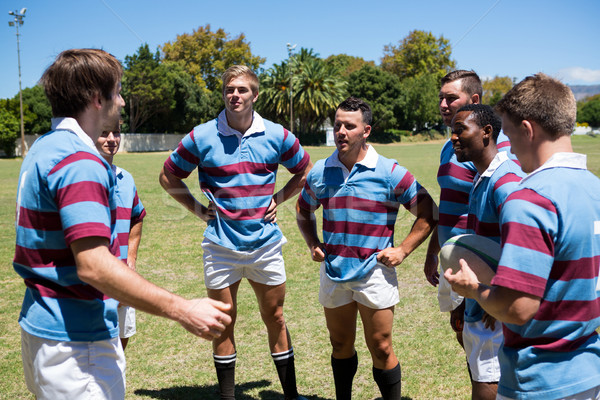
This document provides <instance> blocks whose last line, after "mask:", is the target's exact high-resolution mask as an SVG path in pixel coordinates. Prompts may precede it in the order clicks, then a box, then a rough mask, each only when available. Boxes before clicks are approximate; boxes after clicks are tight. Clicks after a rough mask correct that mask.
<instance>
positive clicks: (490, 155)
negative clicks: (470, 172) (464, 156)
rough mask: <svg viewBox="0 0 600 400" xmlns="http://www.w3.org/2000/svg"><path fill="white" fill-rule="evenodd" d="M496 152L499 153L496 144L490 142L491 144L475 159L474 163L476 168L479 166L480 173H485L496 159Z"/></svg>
mask: <svg viewBox="0 0 600 400" xmlns="http://www.w3.org/2000/svg"><path fill="white" fill-rule="evenodd" d="M496 154H498V149H497V148H496V144H495V143H492V142H490V144H489V146H488V147H486V148H485V150H484V151H482V152H481V154H480V157H478V158H477V159H476V160H473V165H474V166H475V168H477V172H479V175H483V173H484V172H485V171H486V170H487V169H488V168H489V166H490V164H491V163H492V161H493V160H494V157H496Z"/></svg>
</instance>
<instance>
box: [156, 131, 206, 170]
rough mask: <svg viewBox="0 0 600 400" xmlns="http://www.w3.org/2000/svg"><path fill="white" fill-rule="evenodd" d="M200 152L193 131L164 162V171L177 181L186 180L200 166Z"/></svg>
mask: <svg viewBox="0 0 600 400" xmlns="http://www.w3.org/2000/svg"><path fill="white" fill-rule="evenodd" d="M200 164H201V163H200V152H199V151H198V146H196V141H195V137H194V131H191V132H190V133H188V134H187V135H186V136H185V137H184V138H183V139H182V140H181V142H180V143H179V146H177V149H175V151H173V152H172V153H171V155H170V156H169V158H167V160H166V161H165V164H164V166H165V169H166V170H167V171H169V172H171V173H172V174H173V175H175V176H176V177H178V178H179V179H185V178H187V177H188V176H189V175H190V174H191V173H192V171H193V170H194V169H196V167H198V166H199V165H200Z"/></svg>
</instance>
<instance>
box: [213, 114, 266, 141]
mask: <svg viewBox="0 0 600 400" xmlns="http://www.w3.org/2000/svg"><path fill="white" fill-rule="evenodd" d="M217 130H218V131H219V133H220V134H222V135H224V136H231V135H237V136H250V135H253V134H255V133H262V132H264V131H265V121H264V120H263V118H262V117H261V116H260V115H259V114H258V113H257V112H256V111H252V125H250V128H248V130H247V131H246V132H244V133H241V132H239V131H236V130H235V129H233V128H232V127H230V126H229V124H228V123H227V115H226V114H225V110H223V111H221V113H220V114H219V117H218V118H217Z"/></svg>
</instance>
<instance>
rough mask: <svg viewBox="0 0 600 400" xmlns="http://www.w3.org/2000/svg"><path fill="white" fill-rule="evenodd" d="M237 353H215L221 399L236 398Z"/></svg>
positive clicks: (232, 399)
mask: <svg viewBox="0 0 600 400" xmlns="http://www.w3.org/2000/svg"><path fill="white" fill-rule="evenodd" d="M236 359H237V353H233V354H230V355H228V356H218V355H216V354H213V360H214V361H215V368H216V369H217V380H218V381H219V392H220V394H221V400H234V399H235V361H236Z"/></svg>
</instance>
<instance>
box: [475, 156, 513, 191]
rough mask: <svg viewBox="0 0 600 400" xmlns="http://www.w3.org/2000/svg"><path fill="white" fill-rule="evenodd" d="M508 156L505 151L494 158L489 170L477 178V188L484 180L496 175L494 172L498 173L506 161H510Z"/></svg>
mask: <svg viewBox="0 0 600 400" xmlns="http://www.w3.org/2000/svg"><path fill="white" fill-rule="evenodd" d="M508 160H509V158H508V154H506V152H505V151H499V152H498V153H497V154H496V156H495V157H494V158H493V160H492V162H491V163H490V165H488V167H487V169H486V170H485V171H483V174H481V175H479V174H477V176H476V177H475V186H477V185H478V184H479V182H480V181H481V179H482V178H489V177H490V176H492V175H493V174H494V172H496V169H497V168H498V167H499V166H500V165H501V164H502V163H503V162H505V161H508Z"/></svg>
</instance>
